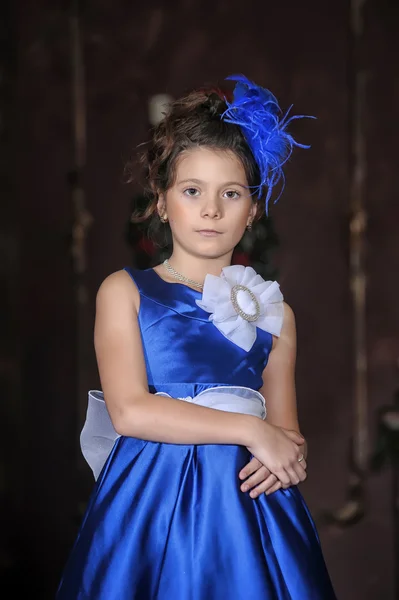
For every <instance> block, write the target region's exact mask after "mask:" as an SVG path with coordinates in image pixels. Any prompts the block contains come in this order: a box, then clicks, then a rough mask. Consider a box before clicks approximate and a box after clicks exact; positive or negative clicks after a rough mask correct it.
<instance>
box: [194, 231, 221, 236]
mask: <svg viewBox="0 0 399 600" xmlns="http://www.w3.org/2000/svg"><path fill="white" fill-rule="evenodd" d="M197 233H199V234H200V235H203V236H205V237H216V236H218V235H220V234H221V232H220V231H215V230H214V229H200V230H199V231H197Z"/></svg>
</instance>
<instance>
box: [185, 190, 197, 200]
mask: <svg viewBox="0 0 399 600" xmlns="http://www.w3.org/2000/svg"><path fill="white" fill-rule="evenodd" d="M183 193H184V194H186V196H190V197H191V198H193V197H194V196H198V194H199V191H198V190H197V188H187V189H186V190H184V192H183Z"/></svg>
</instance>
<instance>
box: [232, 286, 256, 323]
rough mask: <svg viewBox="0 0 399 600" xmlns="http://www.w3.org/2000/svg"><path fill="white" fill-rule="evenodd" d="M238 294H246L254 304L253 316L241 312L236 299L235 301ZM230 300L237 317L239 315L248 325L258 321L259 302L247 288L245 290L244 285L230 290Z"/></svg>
mask: <svg viewBox="0 0 399 600" xmlns="http://www.w3.org/2000/svg"><path fill="white" fill-rule="evenodd" d="M238 292H246V293H247V294H249V296H250V298H251V300H252V302H253V303H254V304H255V313H254V314H250V313H246V312H244V311H243V310H242V308H241V306H240V305H239V303H238V299H237V296H238ZM230 299H231V303H232V305H233V307H234V310H235V311H236V313H237V314H238V315H240V317H242V318H243V319H245V321H248V322H249V323H253V322H254V321H257V320H258V319H259V317H260V305H259V302H258V300H257V298H256V296H255V294H254V293H253V292H252V291H251V290H250V289H249V288H247V287H246V286H245V285H234V286H233V287H232V288H231V294H230Z"/></svg>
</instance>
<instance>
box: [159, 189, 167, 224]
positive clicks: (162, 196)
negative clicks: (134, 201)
mask: <svg viewBox="0 0 399 600" xmlns="http://www.w3.org/2000/svg"><path fill="white" fill-rule="evenodd" d="M165 200H166V199H165V194H163V193H161V194H158V202H157V211H158V215H159V217H160V218H161V219H162V218H165V217H166V201H165Z"/></svg>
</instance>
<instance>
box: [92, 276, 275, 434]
mask: <svg viewBox="0 0 399 600" xmlns="http://www.w3.org/2000/svg"><path fill="white" fill-rule="evenodd" d="M139 302H140V296H139V293H138V290H137V288H136V286H135V285H134V284H133V282H132V280H131V278H130V277H129V275H128V274H127V273H126V272H125V271H119V272H117V273H114V274H113V275H111V276H109V277H108V278H107V279H106V280H105V281H104V282H103V284H102V285H101V287H100V289H99V291H98V294H97V306H96V321H95V333H94V342H95V350H96V356H97V364H98V368H99V372H100V379H101V385H102V389H103V392H104V398H105V401H106V404H107V408H108V411H109V414H110V417H111V420H112V423H113V425H114V428H115V430H116V431H117V433H119V434H120V435H125V436H129V437H138V438H140V439H145V440H151V441H157V442H166V443H177V444H208V443H210V444H238V445H243V446H248V445H249V444H250V443H251V441H252V439H253V438H254V436H256V433H255V432H257V431H258V430H259V426H260V425H261V423H262V422H261V421H260V419H257V418H256V417H252V416H248V415H241V414H235V413H228V412H222V411H218V410H214V409H210V408H206V407H201V406H197V405H194V404H190V403H188V402H182V401H179V400H175V399H173V398H167V397H162V396H155V395H154V394H150V392H149V391H148V385H147V375H146V369H145V362H144V356H143V349H142V342H141V334H140V329H139V325H138V319H137V314H138V309H139ZM165 360H167V357H166V358H165ZM265 435H267V434H266V431H265Z"/></svg>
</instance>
